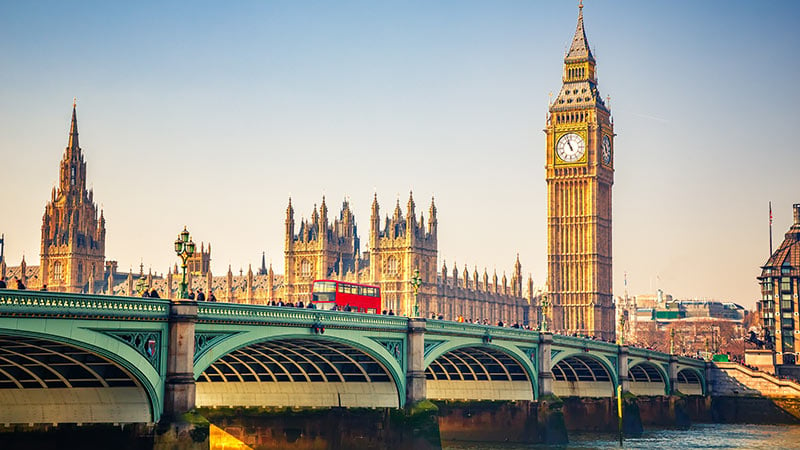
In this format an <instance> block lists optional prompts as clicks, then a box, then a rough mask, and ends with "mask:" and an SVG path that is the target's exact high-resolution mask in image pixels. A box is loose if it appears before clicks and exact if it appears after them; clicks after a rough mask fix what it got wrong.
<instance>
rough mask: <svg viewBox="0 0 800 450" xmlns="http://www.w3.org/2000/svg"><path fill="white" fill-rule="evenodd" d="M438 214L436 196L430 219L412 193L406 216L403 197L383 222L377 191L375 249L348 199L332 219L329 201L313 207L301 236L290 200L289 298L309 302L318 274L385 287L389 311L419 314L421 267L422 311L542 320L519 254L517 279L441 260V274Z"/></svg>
mask: <svg viewBox="0 0 800 450" xmlns="http://www.w3.org/2000/svg"><path fill="white" fill-rule="evenodd" d="M436 214H437V211H436V206H435V204H434V202H433V201H431V204H430V207H429V208H428V220H427V222H426V221H425V219H424V218H423V216H422V214H420V215H417V213H416V205H415V203H414V198H413V195H410V196H409V199H408V204H407V206H406V211H405V214H404V213H403V211H402V210H401V208H400V202H399V201H398V202H397V204H396V205H395V208H394V211H393V213H392V215H391V216H386V218H385V221H384V223H383V225H382V226H381V217H380V206H379V204H378V199H377V196H375V197H374V198H373V202H372V215H371V217H370V230H369V247H368V249H367V251H364V252H361V251H360V238H359V236H358V229H357V227H356V222H355V217H354V216H353V213H352V211H351V210H350V204H349V202H347V201H345V202H343V203H342V208H341V211H340V212H339V215H338V217H336V218H335V219H334V221H333V222H330V221H329V219H328V207H327V205H326V202H325V199H324V198H323V200H322V203H321V204H320V206H319V208H317V207H316V205H315V206H314V210H313V213H312V214H311V217H310V218H309V219H302V220H301V221H300V226H299V230H297V233H295V217H294V208H293V206H292V203H291V200H290V201H289V206H288V207H287V209H286V236H285V249H286V250H285V270H286V273H285V275H284V279H283V283H284V292H283V294H284V300H285V301H287V300H288V301H289V302H293V303H296V302H298V301H302V302H304V303H305V302H308V301H309V300H310V299H311V288H312V284H313V282H314V280H315V279H334V280H340V281H351V282H356V283H364V284H373V285H377V286H380V288H381V298H382V300H383V303H384V308H386V309H392V310H393V311H394V312H396V313H398V314H403V315H409V314H412V313H413V305H414V300H415V299H414V291H413V288H412V285H411V282H410V281H411V278H412V276H414V273H415V271H416V270H419V276H420V278H421V279H422V284H421V285H420V288H419V307H420V315H422V316H425V317H427V316H429V315H430V314H432V313H435V314H437V315H439V314H441V315H443V316H444V317H445V318H447V319H455V318H457V317H458V316H461V317H463V318H464V319H465V320H470V319H472V320H475V319H477V320H482V319H488V320H489V321H490V322H492V323H496V322H497V321H500V320H502V321H504V322H509V321H511V322H512V323H513V322H519V323H520V324H523V323H533V325H536V324H535V323H534V322H536V321H535V317H537V316H536V314H531V312H530V311H531V305H532V304H535V303H536V301H537V300H538V291H536V290H535V288H534V286H533V280H532V278H531V277H530V276H529V277H528V282H527V286H524V284H523V278H522V265H521V264H520V262H519V257H517V259H516V261H515V263H514V268H513V272H512V274H511V279H510V280H509V279H508V277H507V276H506V275H505V274H503V276H502V281H500V280H499V279H498V276H497V273H494V274H493V275H492V276H491V278H490V276H489V273H488V271H487V270H486V269H484V272H483V274H482V275H481V274H479V273H478V270H477V268H475V269H474V270H473V272H472V273H471V274H470V272H469V271H468V269H467V268H466V267H464V270H463V273H459V269H458V268H457V267H453V269H452V273H449V272H448V269H447V265H446V264H442V268H441V272H439V271H437V255H438V243H437V242H438V241H437V233H438V219H437V217H436ZM509 281H510V282H509ZM523 290H525V291H526V292H525V293H524V292H523Z"/></svg>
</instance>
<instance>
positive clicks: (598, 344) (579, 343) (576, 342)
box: [553, 334, 619, 354]
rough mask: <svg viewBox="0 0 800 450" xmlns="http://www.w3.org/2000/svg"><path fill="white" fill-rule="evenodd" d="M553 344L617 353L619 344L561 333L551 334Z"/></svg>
mask: <svg viewBox="0 0 800 450" xmlns="http://www.w3.org/2000/svg"><path fill="white" fill-rule="evenodd" d="M553 345H557V346H560V347H572V348H580V349H584V350H589V351H592V350H594V351H599V352H604V353H613V354H616V353H617V349H618V348H619V346H618V345H617V344H614V343H612V342H605V341H595V340H593V339H586V338H582V337H577V336H565V335H563V334H554V335H553Z"/></svg>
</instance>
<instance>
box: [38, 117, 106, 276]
mask: <svg viewBox="0 0 800 450" xmlns="http://www.w3.org/2000/svg"><path fill="white" fill-rule="evenodd" d="M105 247H106V221H105V218H104V217H103V212H102V211H100V213H99V216H98V210H97V205H96V204H95V203H94V193H93V192H92V190H90V189H89V190H87V189H86V161H84V159H83V153H82V151H81V148H80V146H79V145H78V118H77V113H76V107H75V103H73V105H72V123H71V125H70V133H69V143H68V145H67V148H66V149H65V150H64V156H63V158H62V159H61V168H60V171H59V183H58V186H57V187H54V188H53V191H52V194H51V198H50V201H49V202H48V203H47V206H46V207H45V211H44V216H43V217H42V241H41V263H40V267H39V276H38V279H39V283H38V284H39V285H47V289H49V290H53V291H59V292H84V291H86V290H87V288H88V291H89V292H93V291H94V287H95V284H96V283H102V282H103V272H104V270H105ZM31 287H34V286H31Z"/></svg>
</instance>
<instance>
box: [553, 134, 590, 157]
mask: <svg viewBox="0 0 800 450" xmlns="http://www.w3.org/2000/svg"><path fill="white" fill-rule="evenodd" d="M585 152H586V144H585V143H584V142H583V138H582V137H580V136H578V135H577V134H575V133H569V134H565V135H564V136H561V139H559V140H558V143H557V144H556V153H557V154H558V157H559V158H561V160H562V161H564V162H575V161H578V160H580V159H581V158H582V157H583V154H584V153H585Z"/></svg>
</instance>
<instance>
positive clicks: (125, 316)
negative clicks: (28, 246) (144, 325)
mask: <svg viewBox="0 0 800 450" xmlns="http://www.w3.org/2000/svg"><path fill="white" fill-rule="evenodd" d="M169 305H170V302H169V300H156V299H144V298H137V297H111V296H106V295H88V294H66V293H60V292H47V291H18V290H0V316H6V317H9V316H11V317H14V316H18V317H57V318H62V319H66V318H102V319H122V320H152V321H165V320H167V319H168V317H169Z"/></svg>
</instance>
